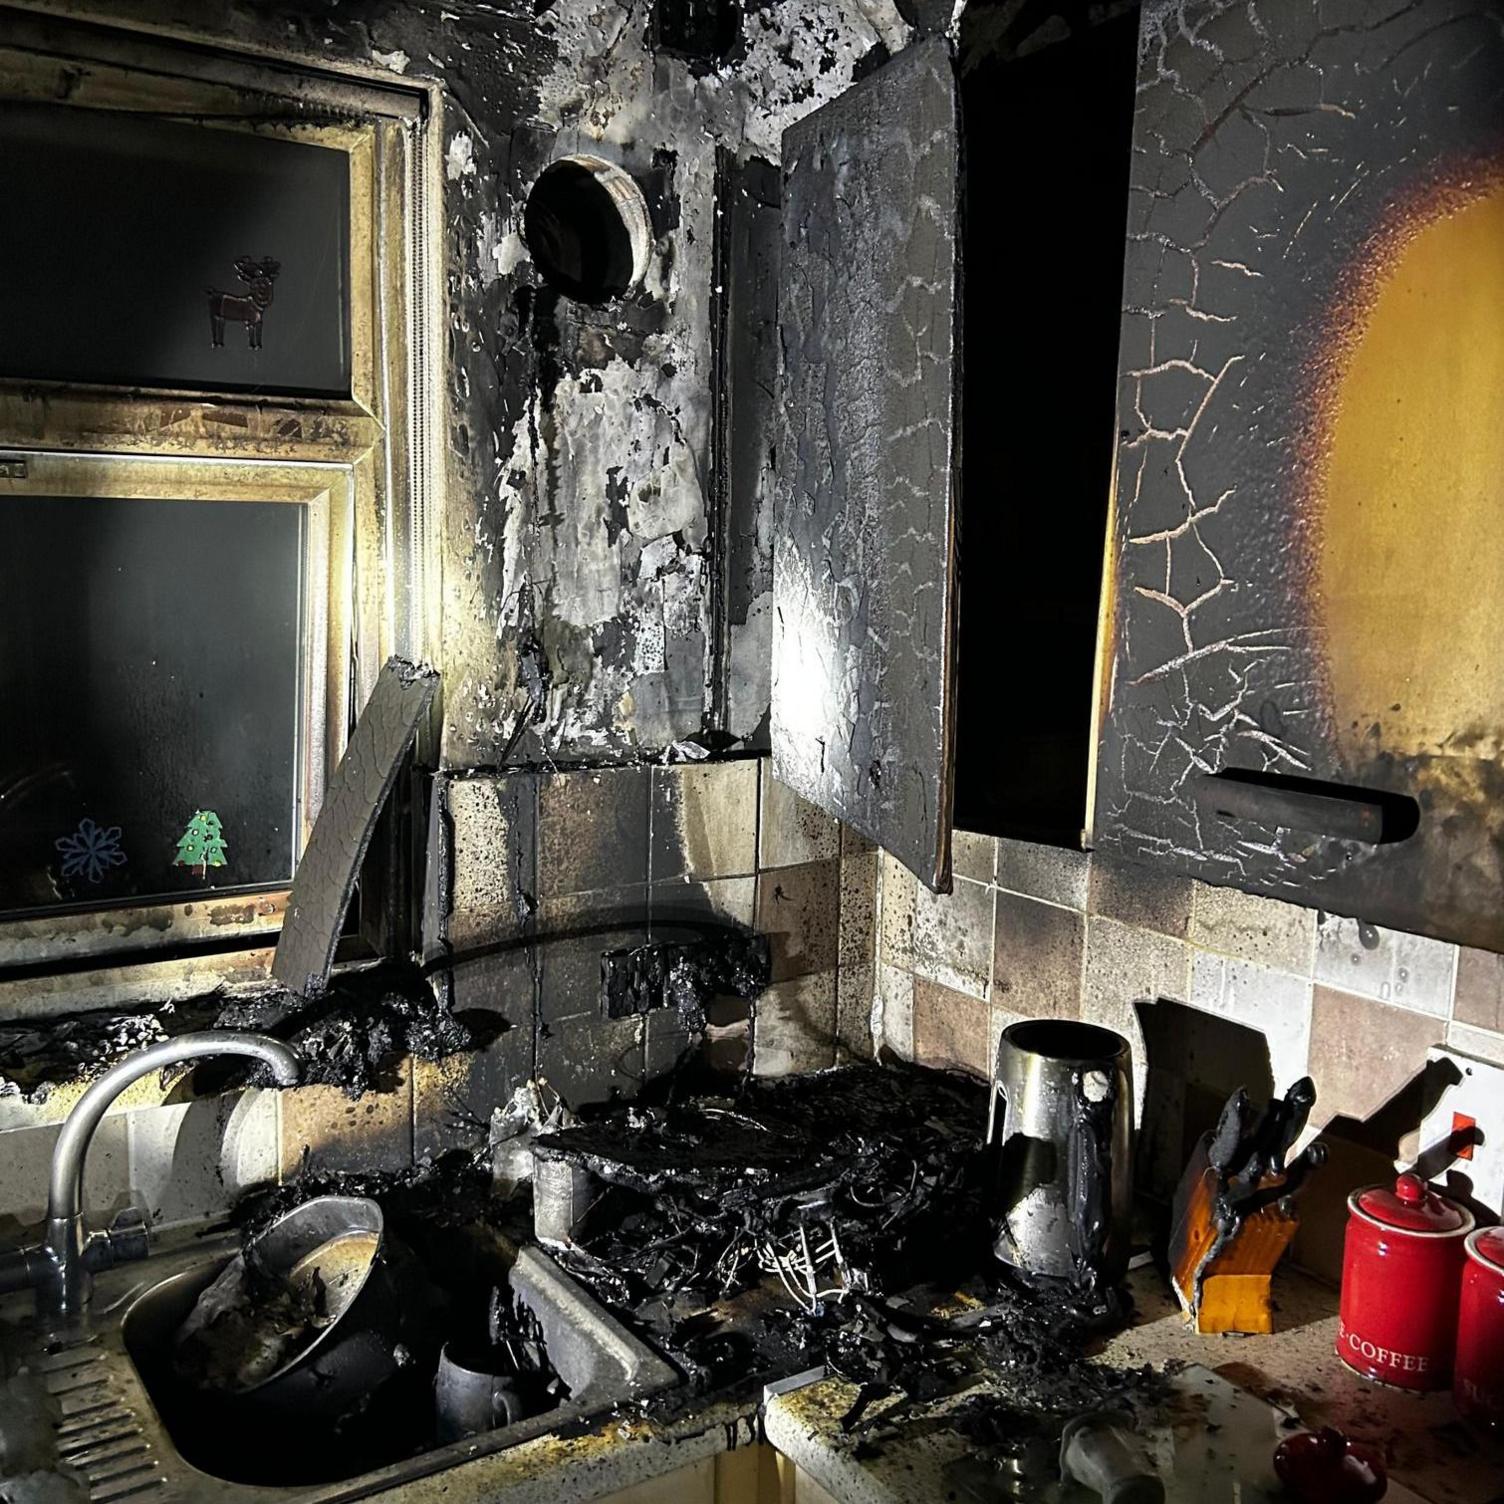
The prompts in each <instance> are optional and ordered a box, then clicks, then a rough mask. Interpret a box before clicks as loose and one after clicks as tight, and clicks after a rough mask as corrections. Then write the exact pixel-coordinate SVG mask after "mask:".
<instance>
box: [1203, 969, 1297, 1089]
mask: <svg viewBox="0 0 1504 1504" xmlns="http://www.w3.org/2000/svg"><path fill="white" fill-rule="evenodd" d="M1311 992H1312V987H1311V981H1310V978H1309V977H1299V976H1294V975H1292V974H1291V973H1289V972H1283V971H1275V970H1273V969H1272V968H1270V967H1268V966H1259V965H1256V964H1255V963H1254V962H1252V961H1242V960H1237V959H1235V958H1233V957H1231V956H1218V955H1213V954H1211V953H1209V952H1207V951H1200V950H1198V951H1196V952H1195V953H1194V954H1193V956H1192V958H1191V996H1190V1001H1191V1004H1192V1006H1193V1007H1197V1008H1202V1009H1205V1010H1206V1011H1207V1012H1208V1013H1216V1014H1220V1015H1221V1016H1222V1017H1224V1018H1230V1019H1233V1020H1234V1021H1235V1022H1237V1023H1240V1024H1245V1025H1247V1026H1248V1027H1250V1028H1254V1029H1257V1030H1258V1031H1259V1032H1260V1033H1261V1034H1262V1035H1263V1036H1264V1039H1265V1041H1266V1043H1267V1044H1268V1047H1269V1067H1270V1070H1271V1071H1272V1073H1273V1076H1274V1089H1275V1090H1276V1091H1277V1092H1284V1091H1287V1090H1288V1089H1289V1088H1290V1086H1291V1085H1292V1084H1293V1083H1294V1082H1296V1081H1298V1080H1299V1079H1300V1078H1301V1077H1302V1076H1304V1075H1305V1074H1306V1072H1307V1070H1308V1069H1309V1061H1310V1045H1311Z"/></svg>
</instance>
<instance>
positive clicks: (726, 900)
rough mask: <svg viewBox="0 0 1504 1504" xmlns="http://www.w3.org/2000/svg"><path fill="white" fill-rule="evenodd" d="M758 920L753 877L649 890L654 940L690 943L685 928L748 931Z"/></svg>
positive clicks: (658, 885)
mask: <svg viewBox="0 0 1504 1504" xmlns="http://www.w3.org/2000/svg"><path fill="white" fill-rule="evenodd" d="M756 916H757V879H756V878H755V877H718V878H714V879H712V880H711V881H709V882H667V883H654V884H653V886H652V887H651V888H650V889H649V890H648V919H649V923H648V928H649V930H650V931H651V932H652V936H653V938H654V939H655V940H683V939H692V938H693V931H692V930H685V929H684V928H683V926H685V925H690V926H694V925H704V924H710V925H717V926H724V925H731V926H734V927H736V928H738V929H743V930H750V929H751V928H752V927H753V925H754V923H755V921H756Z"/></svg>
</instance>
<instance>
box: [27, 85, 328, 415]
mask: <svg viewBox="0 0 1504 1504" xmlns="http://www.w3.org/2000/svg"><path fill="white" fill-rule="evenodd" d="M0 205H3V206H4V207H3V210H0V376H3V377H7V378H12V379H16V380H23V381H24V380H39V381H69V382H88V383H99V384H107V385H112V386H143V387H166V388H183V389H187V390H207V391H226V392H235V391H264V392H284V393H291V394H304V395H313V396H343V395H346V394H348V393H349V390H350V310H349V264H350V166H349V158H348V156H347V155H346V154H345V153H344V152H341V151H335V150H332V149H331V148H328V147H322V146H312V145H307V144H304V143H302V142H295V141H287V140H284V139H281V138H279V137H275V136H271V135H258V134H255V133H253V132H250V131H245V130H230V129H221V128H210V127H208V126H202V125H192V124H185V123H182V122H178V121H170V120H158V119H146V118H141V117H138V116H132V115H128V114H125V113H122V112H112V111H100V110H88V109H78V108H73V107H68V106H61V105H35V104H19V103H14V102H9V103H7V102H0Z"/></svg>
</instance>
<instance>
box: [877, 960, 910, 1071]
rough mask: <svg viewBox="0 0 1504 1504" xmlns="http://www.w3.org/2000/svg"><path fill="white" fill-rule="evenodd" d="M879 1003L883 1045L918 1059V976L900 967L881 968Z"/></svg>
mask: <svg viewBox="0 0 1504 1504" xmlns="http://www.w3.org/2000/svg"><path fill="white" fill-rule="evenodd" d="M877 1006H878V1012H879V1015H880V1017H881V1019H882V1029H883V1045H884V1047H885V1048H887V1049H890V1050H892V1051H893V1053H894V1054H895V1055H897V1056H899V1057H900V1058H901V1059H903V1060H912V1059H913V1058H914V975H913V973H912V972H908V971H902V970H900V969H899V968H898V967H896V966H888V965H884V964H879V966H878V968H877Z"/></svg>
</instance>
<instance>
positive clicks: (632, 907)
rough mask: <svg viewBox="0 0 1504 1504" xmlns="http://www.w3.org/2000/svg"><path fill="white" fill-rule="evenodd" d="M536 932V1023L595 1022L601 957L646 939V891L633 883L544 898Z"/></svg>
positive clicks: (647, 937)
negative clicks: (537, 1018)
mask: <svg viewBox="0 0 1504 1504" xmlns="http://www.w3.org/2000/svg"><path fill="white" fill-rule="evenodd" d="M686 902H687V900H686ZM536 928H537V939H536V942H535V944H536V952H535V965H536V969H537V976H538V1016H539V1018H541V1019H544V1020H545V1021H548V1022H553V1021H554V1020H556V1019H561V1018H589V1017H595V1018H599V1017H600V1016H601V1015H602V1014H603V1012H604V1009H603V1008H602V1006H601V957H602V956H603V955H604V954H605V952H606V951H609V950H631V949H634V948H635V947H637V946H640V945H646V944H647V943H648V941H649V940H650V939H651V938H652V937H651V935H650V933H649V929H648V890H647V888H646V887H645V886H644V885H642V884H638V885H637V886H635V887H621V888H609V889H606V890H603V891H601V892H596V893H572V894H569V895H567V896H565V897H558V898H545V899H544V900H543V901H542V902H541V903H540V904H539V906H538V915H537V925H536Z"/></svg>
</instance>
